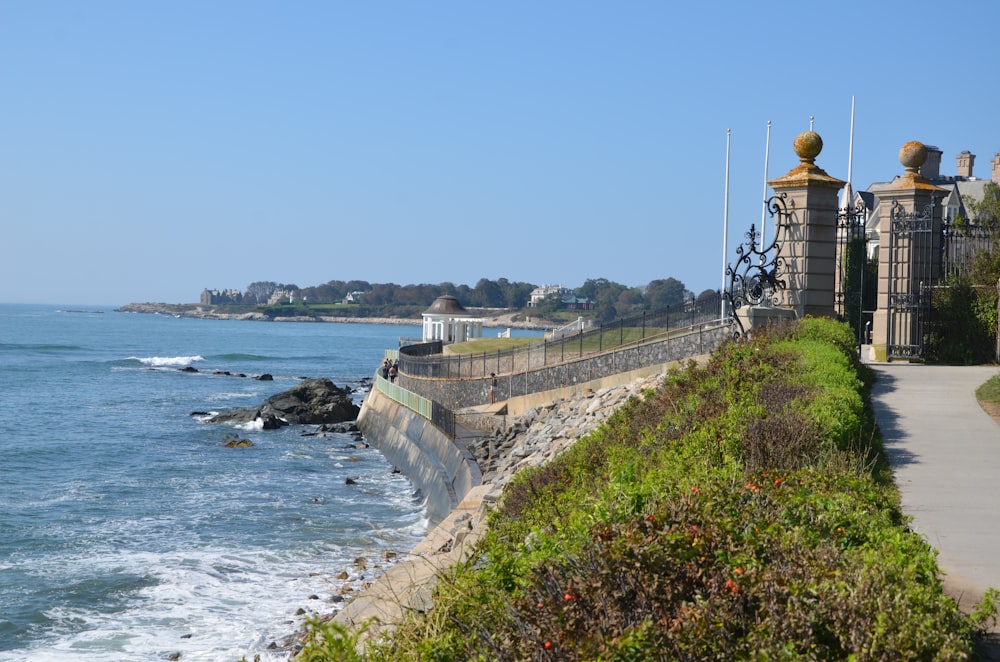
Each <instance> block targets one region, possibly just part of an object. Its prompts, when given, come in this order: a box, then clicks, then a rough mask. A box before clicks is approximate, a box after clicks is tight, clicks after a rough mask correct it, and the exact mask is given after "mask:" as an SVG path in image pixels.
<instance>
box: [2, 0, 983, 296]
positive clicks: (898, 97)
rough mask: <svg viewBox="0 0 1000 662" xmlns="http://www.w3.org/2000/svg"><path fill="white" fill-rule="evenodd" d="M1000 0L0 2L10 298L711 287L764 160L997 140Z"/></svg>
mask: <svg viewBox="0 0 1000 662" xmlns="http://www.w3.org/2000/svg"><path fill="white" fill-rule="evenodd" d="M998 23H1000V3H996V2H995V1H994V0H971V1H969V2H965V3H962V4H960V5H954V6H952V7H949V6H947V5H945V4H941V3H931V2H922V1H902V0H888V1H881V0H880V1H879V2H857V1H854V0H846V1H843V2H839V3H806V2H770V3H749V2H747V3H716V2H695V3H683V4H682V3H673V2H667V1H666V0H662V1H658V2H651V1H644V0H636V1H632V2H588V1H586V0H576V1H573V2H567V1H553V2H542V1H538V0H535V1H532V2H522V1H519V0H508V1H504V2H452V1H442V2H431V1H428V2H412V1H408V2H396V1H393V0H386V1H383V2H346V1H345V2H339V1H333V0H330V1H324V2H312V1H309V0H299V1H295V2H278V1H269V2H258V1H252V0H250V1H247V0H241V1H226V0H209V1H198V2H187V1H183V0H171V1H170V2H135V1H132V0H122V1H111V0H88V1H86V2H79V1H76V0H73V1H70V0H65V1H54V0H0V237H2V246H3V258H2V260H0V301H3V302H34V303H78V304H106V305H122V304H125V303H129V302H142V301H159V302H168V303H185V302H194V301H197V299H198V295H199V294H200V292H201V290H202V289H203V288H205V287H208V288H220V289H221V288H230V287H232V288H240V289H244V288H245V287H246V286H247V285H248V284H250V283H251V282H253V281H262V280H272V281H278V282H283V283H294V284H296V285H299V286H300V287H306V286H310V285H318V284H321V283H324V282H327V281H329V280H334V279H338V280H351V279H361V280H367V281H370V282H373V283H374V282H383V283H384V282H395V283H399V284H409V283H441V282H445V281H450V282H453V283H456V284H460V283H465V284H468V285H470V286H471V285H475V283H476V281H477V280H478V279H479V278H482V277H486V278H492V279H496V278H501V277H504V278H508V279H510V280H512V281H528V282H533V283H537V284H542V283H552V284H563V285H567V286H571V287H572V286H578V285H581V284H582V283H583V282H584V281H585V280H586V279H588V278H598V277H602V278H608V279H610V280H614V281H618V282H621V283H625V284H626V285H636V286H642V285H645V284H646V283H648V282H649V281H651V280H654V279H658V278H667V277H673V278H677V279H679V280H681V281H683V282H684V283H685V284H686V285H687V287H688V288H689V289H691V290H694V291H695V292H700V291H701V290H703V289H707V288H717V287H719V286H720V284H721V282H722V275H721V274H722V262H723V258H722V235H723V212H724V191H725V165H726V130H727V129H730V128H731V130H732V138H731V157H730V175H729V177H730V179H729V189H730V195H729V226H730V233H729V234H730V238H729V247H730V254H732V253H733V251H734V250H735V245H736V244H737V243H738V242H740V241H741V240H742V235H743V233H744V232H745V231H746V230H747V229H748V228H749V225H750V224H751V223H758V224H759V222H760V216H761V203H762V198H763V195H764V185H763V176H764V148H765V136H766V131H767V128H766V127H767V122H768V120H770V121H772V123H773V125H772V130H771V147H770V159H769V161H770V162H769V176H770V177H772V178H773V177H777V176H780V175H782V174H784V173H785V172H787V171H788V170H789V169H791V168H792V167H794V166H795V165H796V164H797V159H796V157H795V156H794V153H793V152H792V149H791V144H792V141H793V139H794V137H795V136H796V135H797V134H798V133H799V132H801V131H805V130H807V129H808V128H809V118H810V116H815V130H816V131H817V132H818V133H819V134H820V135H821V136H822V137H823V140H824V143H825V148H824V150H823V153H822V154H820V156H819V157H818V159H817V163H818V164H819V165H820V166H821V167H823V168H824V169H825V170H826V171H827V172H828V173H829V174H831V175H833V176H835V177H839V178H841V179H846V178H847V167H848V144H849V134H850V111H851V97H852V96H853V97H855V103H856V119H855V142H854V162H853V177H852V179H853V183H854V188H855V189H863V188H865V187H867V186H868V184H870V183H871V182H873V181H887V180H889V179H891V178H892V177H893V176H894V175H896V174H899V173H900V172H902V167H901V166H900V165H899V162H898V159H897V153H898V150H899V147H900V146H901V145H902V144H903V143H905V142H907V141H909V140H921V141H923V142H925V143H928V144H933V145H937V146H938V147H940V148H941V149H942V150H943V152H944V157H943V161H942V173H943V174H954V156H955V155H956V154H958V153H959V152H960V151H962V150H970V151H971V152H973V153H974V154H976V155H977V156H978V160H977V163H976V169H975V174H976V175H979V176H981V177H989V161H990V159H991V158H992V157H993V154H994V153H995V152H998V151H1000V130H998V129H1000V125H998V123H997V117H998V115H997V108H998V107H1000V100H998V96H1000V85H997V83H996V80H997V70H996V66H997V63H998V62H1000V41H998V40H997V39H996V36H995V34H996V27H997V25H998Z"/></svg>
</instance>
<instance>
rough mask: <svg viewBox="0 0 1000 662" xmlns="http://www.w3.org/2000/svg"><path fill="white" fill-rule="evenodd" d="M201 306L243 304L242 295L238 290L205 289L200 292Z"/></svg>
mask: <svg viewBox="0 0 1000 662" xmlns="http://www.w3.org/2000/svg"><path fill="white" fill-rule="evenodd" d="M200 301H201V304H202V305H203V306H212V305H216V304H220V303H243V293H242V292H240V291H239V290H234V289H229V290H210V289H208V288H205V289H204V290H202V292H201V300H200Z"/></svg>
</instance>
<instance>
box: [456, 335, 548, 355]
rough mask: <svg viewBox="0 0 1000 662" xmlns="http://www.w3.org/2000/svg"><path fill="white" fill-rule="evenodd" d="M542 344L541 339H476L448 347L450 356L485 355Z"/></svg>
mask: <svg viewBox="0 0 1000 662" xmlns="http://www.w3.org/2000/svg"><path fill="white" fill-rule="evenodd" d="M540 342H542V339H541V338H534V337H524V338H486V337H484V338H476V339H475V340H470V341H469V342H460V343H452V344H450V345H448V346H447V348H448V350H447V351H448V353H450V354H462V355H466V354H484V353H487V354H488V353H490V352H497V351H501V352H503V351H507V350H510V349H516V348H518V347H525V346H527V345H534V344H538V343H540Z"/></svg>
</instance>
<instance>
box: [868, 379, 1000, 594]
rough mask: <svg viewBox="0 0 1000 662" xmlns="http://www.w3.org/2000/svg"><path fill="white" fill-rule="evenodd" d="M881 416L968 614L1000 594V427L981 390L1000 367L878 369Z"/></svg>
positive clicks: (907, 494)
mask: <svg viewBox="0 0 1000 662" xmlns="http://www.w3.org/2000/svg"><path fill="white" fill-rule="evenodd" d="M871 367H872V369H874V370H875V373H876V375H877V381H876V384H875V388H874V389H873V393H872V403H873V406H874V409H875V417H876V420H877V421H878V425H879V428H881V430H882V435H883V437H884V439H885V452H886V455H887V456H888V458H889V463H890V464H891V465H892V469H893V472H894V474H895V477H896V484H897V486H898V487H899V491H900V495H901V498H902V506H903V512H904V513H905V514H906V515H909V516H911V517H912V518H913V520H912V527H913V529H914V530H915V531H916V532H918V533H920V534H922V535H923V536H924V537H925V539H926V540H927V542H928V543H929V544H930V545H932V546H933V547H934V548H936V549H937V550H938V551H939V556H938V564H939V566H940V567H941V569H942V571H943V573H944V587H945V590H946V592H947V593H948V594H949V595H951V596H953V597H955V598H956V599H958V601H959V606H961V607H962V608H963V609H964V610H968V609H969V608H970V607H971V606H972V605H974V604H975V603H976V602H978V601H979V599H980V598H981V597H982V595H983V593H984V592H985V591H986V589H988V588H990V587H994V588H997V589H1000V425H998V424H997V423H996V422H994V421H993V419H992V418H991V417H990V416H989V415H988V414H986V412H984V411H983V410H982V408H981V407H980V406H979V404H978V402H977V401H976V389H977V388H978V387H979V386H981V385H982V384H983V383H984V382H985V381H987V380H988V379H989V378H990V377H992V376H994V375H996V374H1000V368H997V367H995V366H994V367H988V366H987V367H982V366H970V367H965V366H957V367H956V366H928V365H917V364H907V363H873V364H871Z"/></svg>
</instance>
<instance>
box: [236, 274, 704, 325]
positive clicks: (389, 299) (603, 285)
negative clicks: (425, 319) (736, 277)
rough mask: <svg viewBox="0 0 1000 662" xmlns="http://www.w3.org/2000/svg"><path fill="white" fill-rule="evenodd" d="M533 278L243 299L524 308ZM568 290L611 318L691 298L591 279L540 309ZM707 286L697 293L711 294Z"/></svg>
mask: <svg viewBox="0 0 1000 662" xmlns="http://www.w3.org/2000/svg"><path fill="white" fill-rule="evenodd" d="M537 288H538V285H536V284H535V283H525V282H519V281H510V280H507V279H506V278H499V279H497V280H490V279H489V278H481V279H480V280H479V282H477V283H476V285H475V287H469V286H468V285H455V284H454V283H448V282H445V283H439V284H437V285H430V284H419V285H397V284H395V283H369V282H367V281H363V280H350V281H342V280H331V281H329V282H327V283H324V284H323V285H317V286H314V287H298V286H297V285H293V284H287V283H275V282H270V281H261V282H255V283H251V284H250V285H249V286H248V287H247V290H246V292H245V293H244V295H243V303H244V304H251V305H266V304H267V303H268V301H269V300H270V299H271V297H272V295H273V294H274V293H275V292H295V293H297V294H298V296H296V297H295V298H296V299H297V300H298V301H299V302H303V303H305V304H307V305H313V304H342V303H344V302H345V301H348V300H352V301H354V302H356V303H358V304H359V305H363V306H364V308H366V309H369V310H371V309H380V310H383V311H388V310H391V309H396V310H404V309H408V310H413V309H419V308H426V307H427V306H430V305H431V303H433V302H434V300H435V299H437V298H438V297H439V296H442V295H452V296H454V297H455V298H457V299H458V301H459V302H460V303H461V304H462V305H463V306H465V307H466V308H494V309H496V308H507V309H522V308H526V307H527V306H528V305H529V302H530V300H531V294H532V292H534V291H535V290H536V289H537ZM566 291H568V292H569V293H571V296H572V298H573V299H575V301H574V303H573V304H571V305H573V306H574V307H580V308H583V309H591V310H593V313H594V315H595V316H596V317H598V318H599V319H605V320H610V319H614V318H615V317H620V316H623V315H628V314H630V313H633V312H636V311H640V310H652V309H659V308H663V307H666V306H671V305H677V304H681V303H683V302H685V301H688V300H690V299H692V298H694V297H695V295H694V293H692V292H691V291H689V290H688V289H687V287H685V285H684V283H682V282H681V281H679V280H677V279H676V278H664V279H657V280H653V281H650V282H649V283H648V284H647V285H646V286H645V287H629V286H627V285H623V284H621V283H616V282H614V281H611V280H608V279H607V278H591V279H588V280H586V281H585V282H584V283H583V285H580V286H579V287H576V288H564V290H563V292H561V293H560V292H553V293H552V294H550V295H549V296H548V297H546V298H545V299H543V300H541V301H538V302H536V303H535V304H534V305H535V308H536V309H537V312H538V313H546V312H555V311H556V310H560V309H565V308H566V307H567V303H566V296H565V295H566ZM714 293H715V291H714V290H706V291H704V292H702V293H701V294H700V295H698V298H701V297H702V296H707V295H710V294H714Z"/></svg>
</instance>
